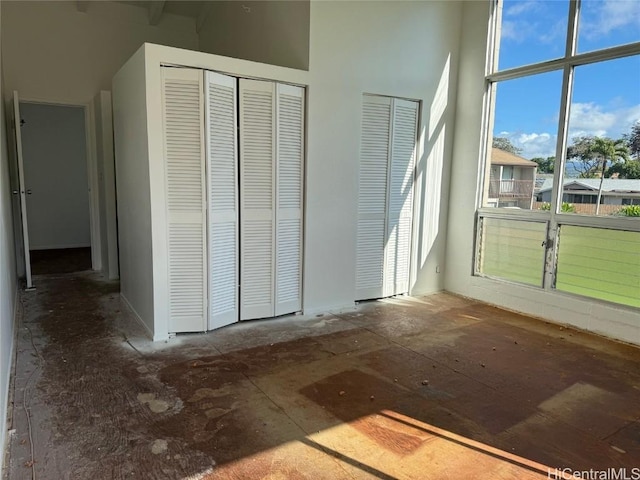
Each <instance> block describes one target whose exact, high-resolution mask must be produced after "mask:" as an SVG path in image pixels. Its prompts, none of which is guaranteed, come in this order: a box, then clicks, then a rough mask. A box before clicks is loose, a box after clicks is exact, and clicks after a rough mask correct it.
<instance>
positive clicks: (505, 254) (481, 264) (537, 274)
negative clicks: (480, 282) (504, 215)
mask: <svg viewBox="0 0 640 480" xmlns="http://www.w3.org/2000/svg"><path fill="white" fill-rule="evenodd" d="M481 229H482V230H481V232H480V242H479V249H478V255H477V261H478V264H477V270H478V273H481V274H483V275H488V276H491V277H496V278H503V279H505V280H511V281H514V282H520V283H526V284H529V285H534V286H537V287H540V286H542V277H543V269H544V255H545V249H544V246H543V242H544V240H545V238H546V235H547V224H546V223H539V222H521V221H518V220H506V219H497V218H483V219H482V223H481Z"/></svg>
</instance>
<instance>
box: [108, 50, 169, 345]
mask: <svg viewBox="0 0 640 480" xmlns="http://www.w3.org/2000/svg"><path fill="white" fill-rule="evenodd" d="M159 70H160V69H159V68H158V74H159V73H160V72H159ZM113 117H114V140H115V158H116V183H117V191H118V227H119V228H118V235H119V245H120V294H121V295H122V297H123V298H124V299H125V300H126V302H127V303H128V304H129V306H130V307H131V308H132V309H133V311H134V312H135V314H136V315H137V317H138V318H139V319H140V320H141V321H142V323H143V324H144V325H145V326H146V328H147V330H148V331H149V333H150V334H151V335H153V334H154V324H153V311H154V310H153V308H154V306H153V300H154V278H153V273H154V272H153V255H152V252H153V250H152V244H151V224H152V221H151V196H150V188H149V170H150V168H149V151H148V148H147V145H148V141H147V109H146V85H145V63H144V49H141V50H139V51H138V52H137V53H136V54H135V55H134V56H133V57H132V58H131V59H130V60H129V61H128V62H127V64H126V65H125V66H124V67H123V68H122V69H121V70H120V71H119V72H118V74H117V75H116V77H115V78H114V81H113ZM158 118H159V117H158ZM160 122H161V120H160ZM165 337H166V334H165Z"/></svg>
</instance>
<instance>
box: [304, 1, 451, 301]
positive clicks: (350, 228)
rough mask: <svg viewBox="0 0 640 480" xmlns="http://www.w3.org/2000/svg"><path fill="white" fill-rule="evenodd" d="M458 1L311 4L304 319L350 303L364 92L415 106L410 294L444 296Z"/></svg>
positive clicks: (352, 293)
mask: <svg viewBox="0 0 640 480" xmlns="http://www.w3.org/2000/svg"><path fill="white" fill-rule="evenodd" d="M460 7H461V4H460V3H458V2H312V4H311V40H310V45H311V50H310V68H309V73H310V81H311V85H312V86H311V88H310V89H309V106H308V109H309V123H308V135H309V140H308V145H309V146H308V166H307V210H306V215H307V216H306V221H307V230H306V245H305V260H306V263H305V277H304V287H305V289H304V292H305V293H304V295H305V296H304V305H305V311H315V310H321V309H324V308H327V307H331V306H344V305H347V304H350V303H351V304H352V303H353V300H354V297H355V251H356V229H355V225H356V218H357V212H356V209H357V184H358V178H357V165H358V159H359V155H360V122H361V102H362V94H363V93H372V94H381V95H390V96H397V97H408V98H412V99H417V100H420V101H421V102H422V111H421V119H420V128H419V150H418V162H417V189H416V194H417V195H416V210H415V227H416V231H415V233H416V235H415V244H414V251H413V255H414V259H413V266H414V272H413V277H414V278H413V281H412V289H411V291H412V293H414V294H420V293H426V292H432V291H437V290H440V289H442V288H443V279H442V276H441V275H440V274H438V273H436V268H438V269H441V268H443V267H444V265H443V263H444V249H445V238H444V235H445V231H446V218H447V209H448V202H447V198H448V187H447V186H448V183H449V164H450V161H449V159H450V156H451V142H452V138H453V137H452V135H453V119H454V106H455V92H456V83H457V82H456V75H457V64H458V41H459V36H460V30H459V26H460Z"/></svg>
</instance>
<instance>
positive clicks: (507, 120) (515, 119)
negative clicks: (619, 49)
mask: <svg viewBox="0 0 640 480" xmlns="http://www.w3.org/2000/svg"><path fill="white" fill-rule="evenodd" d="M568 10H569V2H568V0H567V1H565V0H504V8H503V14H502V16H503V18H502V31H501V39H500V53H499V63H498V65H499V69H500V70H504V69H507V68H512V67H519V66H522V65H527V64H531V63H536V62H540V61H545V60H552V59H555V58H558V57H561V56H563V55H564V49H565V43H566V28H567V18H568ZM638 41H640V0H583V2H582V6H581V11H580V16H579V25H578V53H583V52H590V51H593V50H597V49H601V48H608V47H612V46H617V45H622V44H626V43H632V42H638ZM561 88H562V71H561V70H558V71H553V72H549V73H544V74H540V75H535V76H531V77H525V78H520V79H516V80H508V81H504V82H500V83H498V86H497V97H496V111H495V123H494V136H500V137H507V138H509V139H510V140H511V142H512V143H513V144H514V145H515V146H517V147H519V148H521V149H522V153H521V155H522V156H523V157H525V158H535V157H543V158H546V157H549V156H553V155H555V150H556V140H557V130H558V112H559V109H560V93H561ZM569 118H570V119H569V144H570V143H571V139H572V138H574V137H575V136H578V135H595V136H606V137H610V138H614V139H615V138H620V137H621V136H622V134H624V133H628V132H629V131H630V130H631V126H632V125H633V124H634V123H635V122H636V121H640V55H635V56H632V57H626V58H622V59H617V60H611V61H608V62H603V63H597V64H590V65H584V66H578V67H576V69H575V76H574V89H573V98H572V102H571V113H570V117H569Z"/></svg>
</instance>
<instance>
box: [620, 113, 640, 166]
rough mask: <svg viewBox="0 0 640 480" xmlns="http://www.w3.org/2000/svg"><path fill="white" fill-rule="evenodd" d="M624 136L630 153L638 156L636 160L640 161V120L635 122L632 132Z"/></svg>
mask: <svg viewBox="0 0 640 480" xmlns="http://www.w3.org/2000/svg"><path fill="white" fill-rule="evenodd" d="M622 138H623V139H624V141H625V142H627V147H629V154H630V155H632V156H634V157H636V161H640V120H638V121H637V122H636V123H634V124H633V126H632V127H631V132H629V133H625V134H624V135H622ZM635 178H638V177H635Z"/></svg>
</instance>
